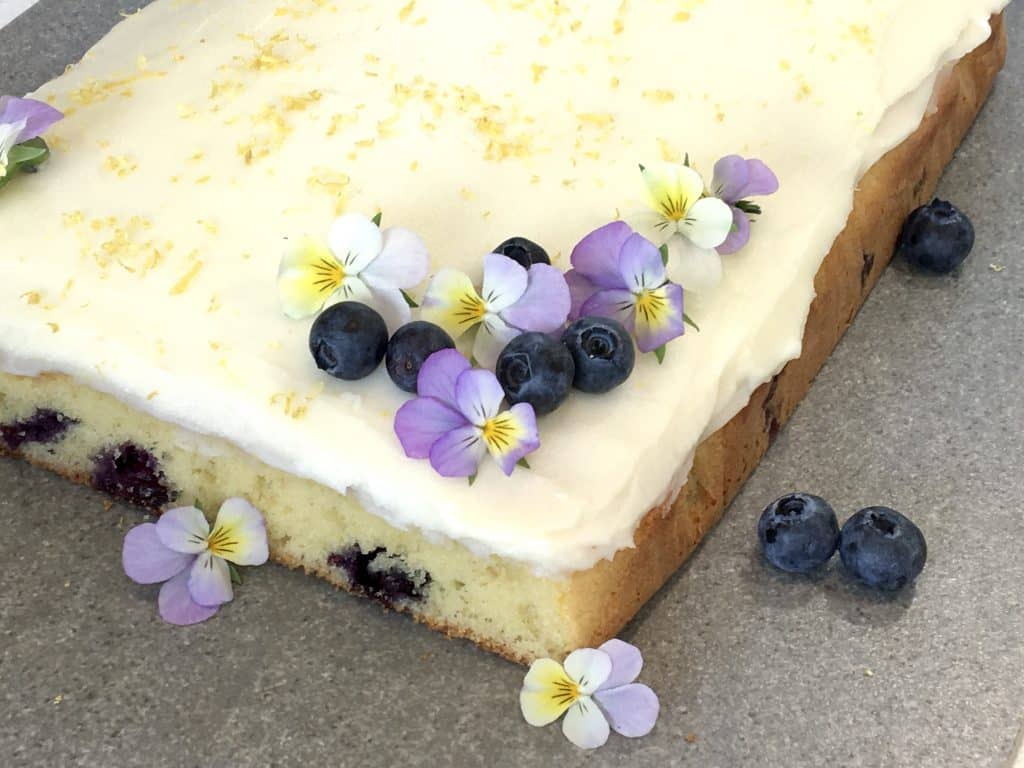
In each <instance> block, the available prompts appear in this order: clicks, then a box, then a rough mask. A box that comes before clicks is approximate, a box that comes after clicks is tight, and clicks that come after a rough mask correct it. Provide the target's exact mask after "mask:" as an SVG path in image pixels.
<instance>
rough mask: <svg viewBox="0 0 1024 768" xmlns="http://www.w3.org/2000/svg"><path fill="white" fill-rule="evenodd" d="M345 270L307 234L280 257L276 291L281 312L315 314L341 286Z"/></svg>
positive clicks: (294, 317) (299, 314) (303, 314)
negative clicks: (279, 299)
mask: <svg viewBox="0 0 1024 768" xmlns="http://www.w3.org/2000/svg"><path fill="white" fill-rule="evenodd" d="M344 278H345V273H344V271H343V270H342V268H341V265H340V264H339V263H338V262H337V260H336V259H335V258H334V254H332V253H331V252H330V251H329V250H328V249H327V247H326V246H325V245H323V244H322V243H320V242H318V241H316V240H314V239H313V238H310V237H304V238H302V239H301V240H300V241H299V243H298V244H297V246H296V247H295V248H294V249H292V250H290V251H289V252H288V253H286V254H285V256H284V258H283V259H281V266H280V268H279V269H278V272H277V292H278V295H279V296H280V298H281V307H282V308H283V309H284V313H285V314H286V315H287V316H288V317H290V318H292V319H295V320H298V319H301V318H303V317H309V316H311V315H315V314H316V313H317V312H319V311H320V308H321V307H322V306H323V305H324V303H325V302H326V301H327V299H328V298H329V297H330V296H331V294H332V293H334V292H335V291H336V290H338V288H340V287H341V283H342V280H344Z"/></svg>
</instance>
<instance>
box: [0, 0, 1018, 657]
mask: <svg viewBox="0 0 1024 768" xmlns="http://www.w3.org/2000/svg"><path fill="white" fill-rule="evenodd" d="M1005 5H1006V2H1005V1H1004V0H939V1H938V2H936V1H935V0H933V1H932V2H929V3H927V4H925V3H921V2H914V1H913V0H875V1H874V2H869V1H867V0H857V1H855V2H846V3H841V4H839V3H828V4H825V3H819V4H806V3H788V2H775V1H772V2H729V3H727V2H724V0H705V1H704V2H689V1H688V0H672V1H671V2H670V1H669V0H664V1H653V2H643V3H641V2H610V3H593V2H559V3H551V2H541V1H540V0H538V1H537V2H532V1H528V2H519V1H517V2H505V1H504V0H494V1H493V2H486V3H469V4H464V3H459V4H456V3H451V2H447V1H446V0H412V1H411V2H410V1H409V0H396V1H394V2H392V1H390V0H382V1H381V2H377V3H365V4H349V3H342V2H331V0H229V1H225V2H216V3H214V2H190V3H180V2H175V1H174V0H157V1H156V2H154V3H153V4H151V5H149V6H148V7H147V8H146V9H144V10H143V11H141V12H140V13H138V14H135V15H132V16H131V17H129V18H127V19H126V20H125V21H124V22H122V23H121V24H120V25H119V26H118V27H117V28H115V29H114V31H113V32H112V33H111V34H110V35H109V36H108V37H107V38H106V39H104V40H103V41H102V42H100V43H99V44H98V45H97V46H96V47H95V48H94V49H93V50H92V51H90V52H89V54H87V55H86V57H85V59H84V60H83V61H82V62H81V63H79V64H78V65H76V66H74V67H72V68H70V69H69V70H68V71H67V72H66V73H65V74H64V75H62V76H61V77H59V78H57V79H56V80H54V81H52V82H50V83H48V84H46V85H44V86H43V87H42V88H40V89H39V90H38V91H37V92H36V93H35V94H32V96H31V99H32V100H34V104H35V106H34V107H31V108H30V107H29V106H26V105H25V100H20V99H19V100H15V99H8V100H7V101H6V102H4V103H3V105H2V108H0V150H2V156H0V159H2V161H3V162H2V163H0V178H2V179H3V181H2V190H0V195H2V202H0V227H2V230H3V232H4V238H3V242H2V243H0V275H2V277H3V279H2V280H0V448H2V449H3V450H4V451H5V452H7V453H10V454H14V455H17V456H21V457H23V458H25V459H27V460H29V461H31V462H33V463H36V464H39V465H42V466H45V467H49V468H51V469H53V470H55V471H57V472H60V473H62V474H64V475H66V476H67V477H69V478H71V479H73V480H75V481H78V482H82V483H88V484H90V485H93V486H94V487H96V488H98V489H100V490H102V491H105V492H107V493H109V494H111V495H113V496H116V497H118V498H121V499H124V500H126V501H128V502H130V503H132V504H135V505H137V506H139V507H142V508H144V509H147V510H150V511H153V512H160V511H161V510H164V509H167V508H169V507H172V506H177V507H180V506H182V505H187V504H191V503H194V502H195V501H196V500H197V499H201V500H202V501H203V502H204V504H206V505H210V508H211V509H214V510H215V509H216V508H217V505H218V504H219V503H220V502H221V501H222V500H224V499H228V498H232V497H241V498H244V499H247V500H248V502H249V503H251V504H252V505H253V506H254V507H256V508H258V509H259V510H260V511H261V512H262V514H263V516H264V518H265V521H266V529H267V535H268V539H269V546H270V554H271V557H272V558H273V559H275V560H276V561H278V562H280V563H283V564H286V565H288V566H291V567H296V568H303V569H305V570H306V571H307V572H309V573H311V574H315V575H318V576H320V577H322V578H325V579H327V580H329V581H330V582H332V583H334V584H336V585H338V586H340V587H342V588H344V589H347V590H348V591H350V592H353V593H355V594H359V595H363V596H366V597H370V598H373V599H375V600H377V601H379V602H381V603H382V604H384V605H386V606H388V607H390V608H394V609H397V610H401V611H405V612H408V613H410V614H412V615H413V616H414V617H415V618H417V619H418V620H420V621H423V622H425V623H427V624H429V625H430V626H432V627H434V628H436V629H439V630H442V631H445V632H448V633H450V634H453V635H458V636H462V637H468V638H471V639H473V640H474V641H476V642H477V643H479V644H480V645H481V646H483V647H485V648H488V649H491V650H494V651H496V652H498V653H501V654H502V655H504V656H506V657H508V658H510V659H514V660H518V661H523V662H529V661H531V660H533V659H535V658H537V657H540V656H555V657H561V656H563V655H565V653H566V652H568V651H569V650H572V649H574V648H578V647H583V646H590V647H597V646H598V645H600V644H601V643H602V642H604V641H605V640H607V639H608V638H610V637H612V636H613V635H614V634H615V633H616V632H617V631H618V630H619V629H620V628H621V627H622V626H623V625H624V624H625V623H626V622H627V621H628V620H629V619H630V618H632V616H633V615H634V614H635V613H636V611H637V610H638V609H639V608H640V606H642V605H643V603H644V602H645V601H646V600H647V599H648V598H649V597H650V596H651V595H653V594H654V592H656V591H657V589H658V588H659V587H660V586H661V585H662V584H663V583H664V582H665V580H666V579H667V578H668V577H669V576H670V575H671V574H672V573H673V572H674V571H675V570H676V569H677V568H678V567H679V566H680V565H681V563H682V562H683V561H684V560H685V559H686V557H687V556H688V555H689V554H690V553H691V552H692V551H693V549H694V548H695V547H696V545H697V544H698V543H699V542H700V540H701V538H702V537H703V535H704V534H705V533H706V532H707V531H708V530H709V529H710V528H711V527H712V526H713V525H714V524H715V522H716V521H717V520H718V519H719V517H720V516H721V514H722V512H723V510H724V508H725V506H726V505H727V504H728V502H729V500H730V499H731V498H732V496H733V495H734V494H735V493H736V491H737V490H738V489H739V487H740V485H741V484H742V483H743V481H744V480H745V478H746V477H747V476H748V475H749V473H750V472H751V471H752V470H753V468H754V467H755V466H756V464H757V462H758V460H759V459H760V457H761V455H762V454H763V453H764V451H765V450H766V449H767V447H768V445H769V443H770V442H771V439H772V438H773V436H774V435H775V434H776V432H777V431H778V430H779V429H780V427H781V426H782V425H783V424H784V423H785V421H786V420H787V419H788V417H789V416H790V414H791V413H792V412H793V409H794V408H795V407H796V405H797V403H798V402H799V400H800V399H801V397H802V396H803V394H804V393H805V392H806V390H807V388H808V387H809V385H810V383H811V381H812V379H813V378H814V375H815V374H816V372H817V370H818V368H819V367H820V366H821V364H822V363H823V362H824V360H825V359H826V358H827V356H828V354H829V352H830V351H831V349H832V348H833V346H834V345H835V343H836V342H837V341H838V339H839V338H840V336H841V335H842V333H843V331H844V330H845V329H846V327H847V326H848V325H849V323H850V322H851V321H852V319H853V317H854V315H855V313H856V311H857V309H858V308H859V307H860V305H861V303H862V302H863V300H864V298H865V297H866V295H867V294H868V292H869V291H870V290H871V288H872V286H873V285H874V283H875V281H876V280H877V278H878V276H879V274H880V273H881V271H882V270H883V269H884V268H885V265H886V263H887V261H888V259H889V257H890V256H891V254H892V250H893V246H894V244H895V242H896V239H897V236H898V234H899V231H900V227H901V225H902V224H903V221H904V219H905V218H906V216H907V214H908V213H910V212H911V211H912V210H914V209H915V208H917V207H918V206H920V205H921V204H922V203H923V202H925V201H926V200H928V199H929V198H930V195H931V193H932V192H933V190H934V187H935V184H936V182H937V180H938V177H939V175H940V174H941V172H942V170H943V168H944V167H945V165H946V163H947V162H948V161H949V159H950V157H951V155H952V153H953V151H954V149H955V148H956V147H957V145H958V144H959V142H960V140H961V138H962V137H963V135H964V133H965V132H966V130H967V128H968V127H969V126H970V124H971V122H972V121H973V119H974V117H975V116H976V114H977V112H978V110H979V109H980V108H981V105H982V104H983V102H984V99H985V97H986V95H987V93H988V90H989V88H990V87H991V85H992V82H993V80H994V78H995V75H996V73H997V72H998V71H999V69H1000V68H1001V66H1002V63H1003V58H1004V55H1005V35H1004V32H1003V28H1002V22H1001V17H1000V16H999V15H998V14H999V13H1000V12H1001V10H1002V9H1003V7H1004V6H1005ZM755 73H756V76H755ZM41 105H49V106H48V107H45V108H44V106H41ZM45 109H50V110H52V111H57V112H59V113H61V114H62V115H63V119H61V120H60V121H59V122H53V121H54V120H55V119H56V117H55V115H53V114H51V113H46V112H45ZM33 110H35V111H33ZM44 118H45V119H44ZM33 121H37V122H36V123H34V122H33ZM39 121H42V122H46V123H47V130H46V131H45V142H43V141H42V139H41V138H39V136H40V133H41V123H40V122H39ZM37 123H38V125H37ZM34 125H36V127H40V131H37V132H36V133H35V135H32V128H33V126H34ZM44 158H45V159H46V160H47V162H46V163H45V164H42V163H41V161H42V160H43V159H44ZM23 171H37V172H33V173H25V172H23ZM205 508H206V507H204V509H205Z"/></svg>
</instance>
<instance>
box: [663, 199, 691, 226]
mask: <svg viewBox="0 0 1024 768" xmlns="http://www.w3.org/2000/svg"><path fill="white" fill-rule="evenodd" d="M658 210H659V211H661V215H662V216H664V217H665V218H666V219H668V220H669V221H672V222H680V221H682V220H683V219H685V218H686V214H687V212H688V211H689V210H690V201H689V200H687V199H686V198H685V197H683V196H682V195H680V196H679V197H673V196H672V195H671V194H670V193H665V195H664V196H663V197H662V198H661V199H660V200H658Z"/></svg>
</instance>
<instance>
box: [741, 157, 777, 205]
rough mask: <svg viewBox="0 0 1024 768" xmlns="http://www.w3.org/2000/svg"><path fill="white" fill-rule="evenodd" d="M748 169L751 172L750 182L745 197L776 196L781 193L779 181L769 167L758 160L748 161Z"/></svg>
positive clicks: (744, 193)
mask: <svg viewBox="0 0 1024 768" xmlns="http://www.w3.org/2000/svg"><path fill="white" fill-rule="evenodd" d="M747 169H748V170H749V171H750V180H749V181H748V182H747V187H746V189H744V190H743V197H762V196H764V195H774V194H775V193H776V192H778V191H779V179H778V177H777V176H776V175H775V172H774V171H772V169H771V168H769V167H768V166H767V165H765V164H764V163H763V162H762V161H761V160H758V159H756V158H753V159H750V160H747Z"/></svg>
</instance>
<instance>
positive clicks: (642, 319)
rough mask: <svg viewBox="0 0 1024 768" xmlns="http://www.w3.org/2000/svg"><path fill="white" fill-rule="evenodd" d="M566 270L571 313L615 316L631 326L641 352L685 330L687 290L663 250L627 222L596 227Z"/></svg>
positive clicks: (629, 327) (654, 348) (679, 334)
mask: <svg viewBox="0 0 1024 768" xmlns="http://www.w3.org/2000/svg"><path fill="white" fill-rule="evenodd" d="M572 266H573V268H572V269H571V270H570V271H569V272H568V273H567V274H566V276H565V278H566V282H568V284H569V291H570V294H571V295H572V311H571V313H570V317H572V318H573V319H575V318H578V317H587V316H591V315H597V316H599V317H611V318H614V319H616V320H618V321H619V322H621V323H622V324H623V325H625V326H626V328H628V329H629V331H630V332H631V333H632V334H633V336H634V337H635V338H636V345H637V348H638V349H639V350H640V351H641V352H653V351H654V350H656V349H658V348H659V347H662V346H664V345H665V344H667V343H668V342H670V341H672V339H675V338H677V337H679V336H682V335H683V332H684V330H685V326H684V321H683V289H682V287H681V286H679V285H676V284H675V283H672V282H670V281H669V280H668V277H667V275H666V274H665V265H664V262H663V261H662V258H661V253H660V251H659V250H658V249H657V248H656V247H655V245H654V244H653V243H652V242H651V241H650V240H647V239H646V238H645V237H643V236H642V235H640V234H637V233H636V232H634V231H633V229H632V228H631V227H630V226H629V225H628V224H626V223H625V222H622V221H615V222H612V223H611V224H607V225H605V226H603V227H601V228H600V229H598V230H596V231H594V232H591V233H590V234H589V235H587V236H586V237H585V238H583V240H582V241H581V242H580V243H579V245H577V246H576V248H575V249H573V252H572Z"/></svg>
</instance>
